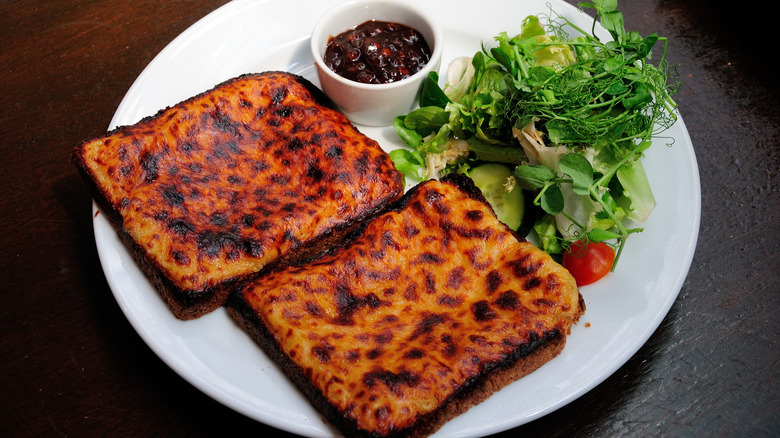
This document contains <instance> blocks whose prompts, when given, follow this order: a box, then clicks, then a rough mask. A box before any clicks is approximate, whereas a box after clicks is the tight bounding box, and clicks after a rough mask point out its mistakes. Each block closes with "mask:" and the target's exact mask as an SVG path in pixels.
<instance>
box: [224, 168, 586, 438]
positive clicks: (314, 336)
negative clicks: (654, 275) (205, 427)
mask: <svg viewBox="0 0 780 438" xmlns="http://www.w3.org/2000/svg"><path fill="white" fill-rule="evenodd" d="M584 310H585V308H584V302H583V300H582V297H581V295H580V294H579V291H578V289H577V287H576V283H575V281H574V279H573V278H572V276H571V275H570V274H569V272H568V271H567V270H565V269H564V268H563V267H561V266H560V265H558V264H557V263H555V262H554V261H553V260H552V259H551V258H550V257H549V256H548V255H547V254H546V253H544V252H543V251H541V250H539V249H537V248H536V247H534V246H533V245H532V244H531V243H529V242H526V241H525V240H524V239H522V238H521V237H519V236H518V235H516V234H515V233H514V232H513V231H512V230H510V229H509V228H508V227H506V226H505V225H504V224H502V223H501V222H499V221H498V220H497V218H496V216H495V214H494V212H493V210H492V209H491V208H490V206H489V204H488V203H487V202H486V200H485V198H484V197H483V196H482V194H481V192H480V191H479V189H477V188H476V187H475V186H474V185H473V183H472V182H471V180H470V179H468V178H467V177H464V176H462V175H457V174H451V175H447V176H445V177H443V178H442V179H441V181H436V180H430V181H427V182H424V183H421V184H419V185H417V186H416V187H414V188H412V189H411V190H410V191H409V192H408V193H407V194H406V195H405V196H404V197H403V198H402V199H401V200H400V201H399V202H398V203H396V204H394V205H393V206H392V207H391V208H390V209H389V210H388V211H386V212H384V213H383V214H382V215H380V216H378V217H377V218H375V219H374V220H372V221H371V222H370V223H367V225H366V226H365V228H364V229H363V230H361V231H359V232H358V233H357V234H356V237H355V239H354V240H352V241H351V242H350V243H349V244H348V245H346V246H344V247H341V248H338V249H335V250H334V251H333V252H332V253H330V254H327V255H326V256H324V257H323V258H320V259H318V260H316V261H313V262H312V263H310V264H307V265H305V266H297V267H290V268H287V269H284V270H281V271H278V272H275V273H272V274H270V275H269V276H267V277H265V278H263V279H262V281H259V282H252V283H250V284H248V285H247V286H246V287H244V288H241V289H238V290H237V291H236V293H234V294H233V295H231V298H230V299H229V301H228V311H229V312H230V314H231V315H233V317H234V318H235V319H236V320H237V321H238V323H239V325H240V326H241V327H243V328H244V330H246V331H247V332H248V333H249V334H250V335H251V337H252V338H253V339H255V340H256V341H257V342H258V343H259V344H260V345H261V346H262V347H263V348H264V350H265V351H266V353H267V354H268V355H269V356H270V357H271V358H273V359H274V360H276V361H277V362H278V363H279V365H280V366H281V368H282V369H283V370H284V371H285V372H286V373H287V375H288V376H289V377H290V378H291V380H292V381H293V382H294V383H295V384H296V385H297V386H298V387H299V388H300V389H301V391H302V392H303V393H304V394H305V395H306V396H307V397H308V398H309V399H310V400H311V402H312V404H313V405H314V406H315V407H316V408H318V409H319V410H320V411H321V412H322V413H323V414H324V416H325V417H326V418H327V419H328V420H329V421H330V422H331V423H332V424H334V425H335V426H337V427H339V428H340V429H341V430H342V431H343V433H344V434H345V436H372V437H389V436H426V435H428V434H430V433H432V432H434V431H435V430H437V429H438V428H439V427H440V426H441V425H442V424H443V423H444V422H446V421H447V420H449V419H450V418H452V417H454V416H455V415H458V414H460V413H462V412H464V411H465V410H467V409H468V408H470V407H471V406H473V405H474V404H476V403H479V402H480V401H482V400H484V399H485V398H487V397H489V396H490V395H491V394H492V393H493V392H494V391H496V390H498V389H500V388H502V387H503V386H505V385H506V384H508V383H510V382H512V381H514V380H516V379H518V378H520V377H522V376H524V375H526V374H528V373H530V372H532V371H533V370H535V369H537V368H538V367H539V366H541V365H543V364H544V363H546V362H547V361H549V360H550V359H552V358H553V357H555V356H556V355H557V354H558V353H559V352H560V351H561V350H562V348H563V347H564V344H565V341H566V336H567V335H568V334H569V333H570V330H571V327H572V324H574V323H575V322H576V321H577V320H578V319H579V317H580V315H581V314H582V313H583V312H584Z"/></svg>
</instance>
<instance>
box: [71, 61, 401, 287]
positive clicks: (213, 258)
mask: <svg viewBox="0 0 780 438" xmlns="http://www.w3.org/2000/svg"><path fill="white" fill-rule="evenodd" d="M84 148H85V155H86V160H85V161H86V163H87V166H88V167H89V169H90V171H91V172H92V173H93V174H94V175H95V176H96V178H97V179H98V180H99V181H100V183H101V184H102V185H103V186H104V187H108V189H107V190H106V193H105V194H106V197H107V198H108V200H109V202H110V203H111V204H112V205H113V206H114V207H115V209H116V210H117V211H119V212H120V214H121V215H122V217H123V220H124V228H125V230H126V231H127V232H128V233H129V234H130V235H131V236H132V237H133V238H134V239H135V240H136V241H137V242H139V243H140V244H141V245H142V246H143V247H144V248H145V250H146V251H147V253H148V254H149V255H150V256H151V257H153V259H154V260H155V261H156V263H158V264H159V265H160V266H161V267H162V269H163V270H164V271H167V273H168V275H170V277H171V278H170V279H171V280H172V281H173V282H174V284H176V285H177V286H179V287H181V288H183V289H194V290H197V289H200V288H203V287H207V286H209V285H212V284H214V283H215V282H219V281H220V280H223V279H227V278H232V277H234V276H237V275H243V274H246V273H251V272H256V271H258V270H260V269H262V268H263V267H264V266H265V265H266V264H267V263H269V262H270V261H273V260H274V259H276V258H277V257H279V256H280V255H282V254H284V253H286V252H287V251H289V250H291V249H293V248H295V247H296V246H298V245H299V244H300V242H304V241H307V240H309V239H313V238H316V237H318V236H320V235H321V234H322V233H324V232H326V231H328V230H331V229H332V228H333V227H339V226H340V225H343V224H344V223H347V222H349V221H355V220H360V219H361V218H362V217H363V216H365V215H366V214H367V213H370V212H371V211H372V210H374V209H377V208H381V207H382V206H383V205H379V204H380V203H381V202H386V200H387V198H391V199H392V198H395V197H397V196H399V195H400V193H401V191H402V190H403V186H402V184H403V182H402V178H401V177H400V174H398V172H397V171H396V170H395V168H394V166H393V164H392V162H391V161H390V160H389V158H388V156H387V154H386V153H384V152H383V151H382V150H381V149H380V147H379V146H378V145H377V143H376V142H375V141H373V140H371V139H369V138H367V137H365V136H364V135H362V134H361V133H359V132H358V131H357V130H356V129H355V128H354V127H353V125H352V124H351V123H350V122H349V121H348V120H347V119H346V118H345V117H344V116H343V115H342V114H341V113H339V112H337V111H335V110H332V109H329V108H327V107H324V106H321V105H319V104H315V102H314V100H313V97H312V95H311V94H310V92H309V90H308V89H307V88H306V87H305V86H303V85H302V84H301V83H299V82H298V81H296V80H295V79H294V77H293V76H291V75H288V74H284V73H276V72H274V73H268V74H262V75H247V76H242V77H239V78H237V79H235V80H231V81H228V82H226V83H224V84H222V85H221V86H219V87H218V88H216V89H215V90H212V91H210V92H207V93H204V94H202V95H199V96H196V97H194V98H192V99H190V100H187V101H185V102H182V103H181V104H178V105H176V106H174V107H171V108H168V109H166V110H164V111H162V112H160V113H159V114H157V115H156V116H154V117H153V118H150V119H147V120H144V121H141V122H140V123H139V124H137V125H134V126H130V127H123V128H119V129H117V130H116V131H113V132H112V133H110V135H108V136H106V137H104V138H101V139H97V140H95V141H92V142H91V143H89V144H86V145H85V146H84Z"/></svg>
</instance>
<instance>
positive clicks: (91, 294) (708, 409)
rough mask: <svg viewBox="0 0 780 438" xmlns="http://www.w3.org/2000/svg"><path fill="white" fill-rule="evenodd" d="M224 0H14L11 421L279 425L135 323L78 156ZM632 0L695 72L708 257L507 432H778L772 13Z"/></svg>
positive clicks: (3, 162) (0, 370) (110, 432)
mask: <svg viewBox="0 0 780 438" xmlns="http://www.w3.org/2000/svg"><path fill="white" fill-rule="evenodd" d="M222 3H224V1H223V0H197V1H196V0H177V1H161V0H136V1H115V0H98V1H96V0H92V1H83V0H81V1H75V0H61V1H56V2H54V1H17V2H11V1H0V78H1V79H0V140H1V141H2V158H0V175H2V176H1V178H2V180H1V181H2V191H1V192H0V225H2V232H1V233H0V270H1V271H2V276H0V291H1V292H2V294H1V298H0V300H2V301H1V304H0V331H1V333H2V339H1V340H0V382H2V387H0V435H1V436H74V437H82V436H217V435H219V436H225V435H230V434H237V433H240V432H243V431H247V432H250V433H252V432H253V433H259V434H261V435H262V434H269V433H271V432H273V429H271V428H269V427H267V426H265V425H263V424H260V423H257V422H255V421H253V420H251V419H249V418H246V417H244V416H242V415H241V414H238V413H236V412H234V411H232V410H231V409H229V408H227V407H224V406H223V405H221V404H220V403H218V402H216V401H214V400H212V399H211V398H210V397H208V396H207V395H204V394H203V393H201V392H199V391H198V390H197V389H195V388H194V387H192V386H191V385H190V384H188V383H187V382H186V381H185V380H184V379H182V378H181V377H179V376H178V375H177V374H175V373H174V372H173V371H171V370H170V369H169V368H168V367H167V366H166V365H165V364H164V363H163V362H162V361H161V360H160V359H159V358H158V357H157V356H156V355H155V354H154V353H153V352H152V351H151V350H150V349H149V348H148V347H147V346H146V344H144V342H143V341H142V340H141V339H140V338H139V336H138V335H137V334H136V333H135V331H134V330H133V329H132V327H131V326H130V324H129V323H128V322H127V320H126V319H125V317H124V315H123V314H122V312H121V311H120V309H119V307H118V305H117V303H116V301H115V300H114V298H113V296H112V294H111V291H110V290H109V287H108V284H107V283H106V280H105V278H104V276H103V273H102V270H101V267H100V263H99V261H98V257H97V252H96V248H95V243H94V239H93V234H92V215H91V210H90V206H91V201H90V198H89V196H88V194H87V192H86V190H85V187H84V185H83V183H82V182H81V180H80V179H79V178H78V176H77V174H76V170H75V168H74V166H73V165H72V164H71V162H70V160H69V153H70V151H71V148H72V147H73V146H75V145H76V144H78V143H79V142H80V141H81V140H83V139H85V138H87V137H91V136H96V135H100V134H101V133H102V132H104V131H105V130H106V129H107V128H108V125H109V122H110V120H111V118H112V116H113V114H114V112H115V110H116V108H117V106H118V104H119V102H120V100H121V99H122V97H123V96H124V94H125V93H126V92H127V90H128V88H129V87H130V85H131V84H132V83H133V81H134V80H135V78H136V77H137V76H138V74H139V73H140V72H141V71H142V69H143V68H144V67H145V66H146V65H147V64H148V63H149V62H150V61H151V60H152V58H153V57H154V56H155V55H156V54H157V53H158V52H159V51H160V50H162V49H163V48H164V47H165V46H166V45H167V44H168V43H169V42H170V41H171V40H172V39H173V38H174V37H176V36H177V35H178V34H179V33H181V32H182V31H184V30H185V29H186V28H187V27H188V26H190V25H191V24H192V23H194V22H195V21H197V20H198V19H199V18H201V17H203V16H205V15H206V14H208V13H209V12H211V11H212V10H214V9H216V8H217V7H218V6H220V5H221V4H222ZM622 3H625V4H621V10H623V12H624V14H625V17H626V23H627V27H628V28H630V29H636V30H638V31H640V33H642V34H649V33H651V32H654V31H657V32H658V33H659V34H661V35H664V36H667V37H669V38H670V44H669V50H670V51H669V58H670V59H671V60H672V62H674V63H679V64H680V66H679V72H680V74H681V76H682V78H683V79H684V81H685V85H684V87H683V88H682V89H681V91H680V93H679V95H678V96H677V100H678V102H679V105H680V111H681V113H682V116H683V118H684V120H685V123H686V125H687V127H688V129H689V132H690V135H691V138H692V140H693V144H694V147H695V149H696V156H697V159H698V164H699V168H700V172H701V185H702V218H701V231H700V237H699V240H698V246H697V249H696V255H695V257H694V260H693V265H692V267H691V271H690V274H689V275H688V278H687V281H686V282H685V284H684V286H683V288H682V291H681V292H680V294H679V298H678V299H677V301H676V302H675V304H674V306H673V307H672V309H671V311H670V312H669V314H668V316H667V317H666V318H665V319H664V321H663V323H662V324H661V326H660V327H659V328H658V330H657V331H656V333H654V335H653V336H652V337H651V338H650V340H649V341H648V342H647V344H645V345H644V346H643V347H642V348H641V350H640V351H639V352H638V353H637V354H636V355H635V356H634V357H633V358H632V359H630V360H629V361H628V362H627V363H626V364H625V365H624V366H623V367H621V368H620V369H619V370H618V371H617V372H616V373H614V375H612V376H611V377H610V378H608V379H607V380H606V381H605V382H604V383H602V384H601V385H599V386H598V387H596V388H595V389H593V390H592V391H590V392H588V393H587V394H585V395H584V396H582V397H581V398H579V399H577V400H575V401H574V402H572V403H570V404H568V405H567V406H565V407H563V408H562V409H560V410H558V411H556V412H554V413H552V414H549V415H547V416H545V417H542V418H540V419H538V420H536V421H533V422H531V423H529V424H527V425H524V426H522V427H520V428H518V429H516V430H512V431H509V432H506V433H503V434H501V436H519V435H521V434H522V435H524V436H551V437H552V436H555V437H573V436H637V437H644V436H649V435H663V436H674V437H677V436H714V437H737V436H740V437H741V436H767V437H768V436H780V420H779V419H778V413H780V397H779V394H780V391H778V386H779V385H780V379H779V378H780V363H778V359H780V349H778V341H777V338H778V335H779V334H780V333H779V330H778V328H779V327H780V324H779V323H778V319H777V317H778V310H780V306H779V304H780V299H778V297H779V296H780V282H778V272H780V263H779V262H778V260H780V258H778V253H777V250H778V234H779V233H778V230H779V229H780V202H778V198H779V197H780V196H779V195H778V188H777V177H778V168H780V160H779V159H778V154H779V153H780V152H778V151H779V150H780V149H779V148H778V146H779V144H778V143H780V142H779V141H778V138H780V112H778V109H779V108H780V106H779V105H778V97H779V96H778V94H780V93H778V91H780V87H778V85H777V84H778V79H777V69H776V68H774V67H773V66H772V62H773V60H774V58H776V57H777V53H776V52H777V50H776V48H775V47H774V45H773V44H772V41H773V40H774V38H773V35H770V31H772V34H774V33H775V32H773V30H774V29H772V28H771V24H768V22H767V21H766V20H765V19H764V18H765V17H763V16H762V15H763V13H762V8H759V7H748V3H745V8H744V9H738V5H736V6H735V4H733V3H731V4H730V6H729V7H728V8H725V7H724V8H720V7H717V6H715V5H716V4H717V3H713V2H709V1H704V0H690V1H685V2H681V1H674V0H647V1H644V0H643V1H631V2H622ZM464 13H467V12H466V11H464ZM518 18H519V19H520V17H518ZM289 19H294V17H290V18H289ZM280 434H281V433H280Z"/></svg>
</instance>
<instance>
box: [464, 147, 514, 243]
mask: <svg viewBox="0 0 780 438" xmlns="http://www.w3.org/2000/svg"><path fill="white" fill-rule="evenodd" d="M468 176H469V177H471V179H472V180H473V181H474V184H475V185H476V186H477V187H478V188H479V189H480V190H482V195H483V196H485V199H487V201H488V202H489V203H490V206H491V207H493V211H495V212H496V216H498V220H500V221H501V222H503V223H505V224H506V225H507V226H508V227H509V228H511V229H513V230H515V231H517V230H518V228H520V225H521V224H522V223H523V215H524V214H525V196H524V194H523V190H522V189H521V188H520V187H515V188H514V190H512V191H511V192H507V190H506V186H505V185H506V182H507V178H509V177H510V176H512V169H510V168H509V167H508V166H505V165H503V164H500V163H485V164H480V165H479V166H476V167H473V168H472V169H471V170H469V172H468Z"/></svg>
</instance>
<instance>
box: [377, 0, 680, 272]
mask: <svg viewBox="0 0 780 438" xmlns="http://www.w3.org/2000/svg"><path fill="white" fill-rule="evenodd" d="M580 8H581V9H585V8H592V9H593V10H595V18H594V21H593V26H592V28H591V29H590V30H584V29H581V28H580V27H578V26H577V25H576V24H575V23H573V22H571V21H570V20H568V19H567V18H566V17H564V16H561V15H558V14H556V13H555V12H554V11H552V10H551V11H550V14H549V15H543V14H539V15H531V16H528V17H526V18H525V19H524V20H523V21H522V25H521V26H520V29H519V32H518V33H517V34H516V35H514V36H510V34H508V33H507V32H502V33H500V34H499V35H497V36H496V37H495V38H494V41H493V43H492V44H487V43H483V45H482V47H481V49H480V50H477V51H476V53H474V55H473V56H471V57H470V58H465V57H463V58H458V59H456V60H455V61H453V63H452V64H451V65H450V69H449V71H448V76H453V77H452V78H450V77H448V82H447V83H445V84H444V86H443V87H442V86H439V77H438V74H436V73H433V74H431V75H429V77H428V78H427V80H426V82H425V84H424V86H423V89H422V92H421V97H420V107H419V108H418V109H415V110H413V111H411V112H410V113H408V114H406V115H401V116H399V117H397V118H396V120H395V122H394V124H393V127H394V129H395V132H396V133H397V134H398V135H399V137H400V138H401V139H402V140H403V141H404V143H405V144H406V145H407V146H408V147H409V148H408V149H403V151H402V152H398V151H394V152H393V153H392V154H391V157H392V158H393V160H394V161H395V163H396V165H397V167H398V168H399V170H401V171H402V172H403V173H405V174H406V175H410V176H414V177H415V178H416V179H419V180H425V179H428V178H437V177H439V176H440V175H442V174H444V173H448V172H463V171H464V169H468V168H469V167H473V166H476V165H478V164H480V163H484V162H498V163H503V164H508V165H511V166H514V172H513V176H514V178H515V180H516V183H517V186H518V187H520V188H521V189H522V190H524V191H526V192H528V193H529V195H530V196H531V197H532V199H533V206H535V208H536V209H537V211H536V212H529V213H526V214H535V215H536V216H535V217H536V225H535V226H534V227H533V229H534V232H535V233H536V234H537V236H538V237H539V240H540V245H541V246H542V248H543V249H544V250H545V251H547V252H549V253H551V254H553V255H557V254H561V253H562V252H563V251H564V250H565V249H566V247H567V246H568V245H569V244H570V243H571V242H573V241H575V240H578V239H580V238H588V239H590V240H593V241H597V242H601V241H608V242H610V243H611V244H613V245H614V246H616V247H617V248H618V253H617V257H616V261H615V264H614V265H613V266H616V265H617V259H619V256H620V253H621V252H622V248H623V246H624V244H625V241H626V238H627V237H628V236H629V235H630V234H632V233H636V232H639V231H641V230H642V229H641V228H636V227H632V225H630V224H631V223H634V224H637V223H641V222H643V221H644V220H645V219H647V217H648V216H649V215H650V213H651V212H652V211H653V209H654V208H655V198H654V197H653V193H652V190H651V187H650V184H649V181H648V180H647V176H646V173H645V171H644V168H643V166H642V161H641V158H642V156H643V152H644V151H645V150H646V149H647V148H648V147H649V146H650V145H651V143H652V139H653V138H658V137H659V136H660V134H661V133H662V132H663V131H665V130H666V129H668V128H669V127H670V126H671V125H672V124H673V123H674V122H675V121H676V118H677V116H676V106H677V105H676V103H675V101H674V100H673V96H674V95H675V94H676V92H677V90H678V89H679V87H680V85H681V84H680V83H679V82H677V81H676V79H677V78H676V76H675V71H674V69H673V68H671V67H670V66H669V64H668V62H667V59H666V48H667V40H666V38H663V37H660V36H658V35H657V34H651V35H648V36H642V35H640V34H639V33H638V32H635V31H627V30H626V29H625V24H624V20H623V15H622V13H621V12H620V11H619V10H618V3H617V0H592V1H590V2H585V3H580ZM597 23H600V24H601V26H602V27H603V28H604V29H605V30H606V31H607V32H608V34H609V36H610V38H611V39H609V40H606V39H605V40H602V38H600V37H599V36H597V35H596V34H597V32H596V29H597ZM659 43H660V48H661V50H660V56H658V57H654V55H657V54H654V49H655V48H656V46H658V45H659ZM526 210H527V209H526ZM551 226H552V228H551ZM553 231H554V232H553Z"/></svg>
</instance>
